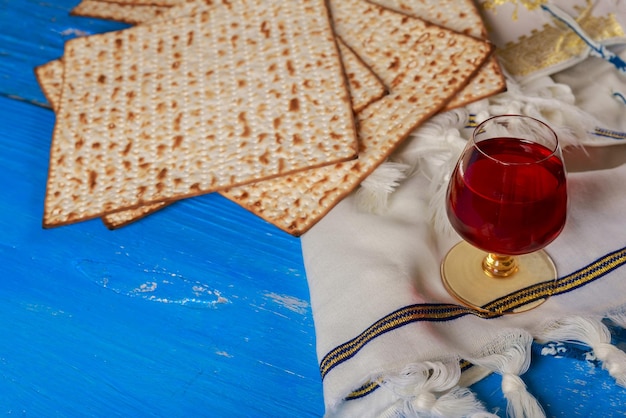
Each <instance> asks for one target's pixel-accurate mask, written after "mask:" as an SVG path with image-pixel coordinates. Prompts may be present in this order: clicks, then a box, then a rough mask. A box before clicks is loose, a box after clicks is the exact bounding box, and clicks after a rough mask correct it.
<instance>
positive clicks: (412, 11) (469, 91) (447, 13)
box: [371, 0, 506, 110]
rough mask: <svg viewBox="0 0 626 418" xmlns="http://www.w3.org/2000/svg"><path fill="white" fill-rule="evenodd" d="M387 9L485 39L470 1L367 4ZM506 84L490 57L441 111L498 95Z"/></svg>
mask: <svg viewBox="0 0 626 418" xmlns="http://www.w3.org/2000/svg"><path fill="white" fill-rule="evenodd" d="M371 1H372V2H373V3H376V4H379V5H381V6H384V7H387V8H389V9H392V10H395V11H398V12H402V13H405V14H407V15H409V16H413V17H419V18H422V19H424V20H428V21H429V22H432V23H435V24H437V25H441V26H444V27H446V28H449V29H452V30H455V31H457V32H461V33H464V34H467V35H471V36H474V37H476V38H480V39H487V29H486V28H485V25H484V22H483V19H482V17H481V16H480V12H479V11H478V8H477V7H476V5H475V4H474V1H473V0H431V1H422V0H371ZM505 89H506V82H505V79H504V75H503V73H502V70H501V69H500V65H499V64H498V61H497V59H496V57H495V56H492V57H491V58H490V59H489V60H488V61H487V62H485V64H483V66H482V67H481V69H480V70H479V71H478V73H477V74H476V75H475V76H474V77H472V79H471V80H470V82H469V84H468V85H467V86H466V87H465V88H464V89H463V90H461V91H460V92H459V93H458V94H457V95H456V96H455V97H454V99H452V101H450V103H448V104H447V106H446V107H445V110H448V109H454V108H456V107H461V106H464V105H467V104H469V103H472V102H474V101H476V100H480V99H483V98H485V97H488V96H492V95H494V94H497V93H500V92H502V91H504V90H505Z"/></svg>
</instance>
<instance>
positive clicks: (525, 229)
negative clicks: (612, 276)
mask: <svg viewBox="0 0 626 418" xmlns="http://www.w3.org/2000/svg"><path fill="white" fill-rule="evenodd" d="M478 147H480V151H479V150H477V149H476V147H474V148H471V149H469V148H468V151H466V153H465V155H463V156H462V157H461V161H460V162H459V164H457V167H456V169H455V171H454V173H453V178H452V181H451V182H450V186H449V188H448V207H447V211H448V217H449V219H450V222H451V223H452V226H453V227H454V229H456V231H457V232H458V233H459V234H460V235H461V236H462V237H463V239H465V240H466V241H468V242H469V243H471V244H472V245H474V246H476V247H478V248H481V249H483V250H485V251H488V252H493V253H498V254H507V255H517V254H526V253H530V252H533V251H536V250H539V249H541V248H543V247H544V246H546V245H547V244H549V243H550V242H551V241H552V240H554V239H555V238H556V237H557V236H558V235H559V233H560V232H561V230H562V229H563V226H564V224H565V217H566V212H567V190H566V189H567V187H566V180H565V169H564V168H563V162H562V161H561V159H560V158H559V156H558V155H554V154H553V153H552V151H551V150H549V149H548V148H546V147H544V146H543V145H539V144H537V143H534V142H530V141H526V140H522V139H512V138H506V139H505V138H495V139H488V140H484V141H481V142H479V143H478ZM481 151H482V152H481Z"/></svg>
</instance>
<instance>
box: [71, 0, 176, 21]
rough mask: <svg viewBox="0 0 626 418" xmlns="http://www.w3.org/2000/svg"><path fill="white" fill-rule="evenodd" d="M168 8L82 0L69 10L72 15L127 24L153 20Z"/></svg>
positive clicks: (104, 0)
mask: <svg viewBox="0 0 626 418" xmlns="http://www.w3.org/2000/svg"><path fill="white" fill-rule="evenodd" d="M169 10H170V7H169V6H155V5H151V4H150V5H143V4H139V5H136V4H121V3H114V2H109V1H106V0H82V1H81V2H80V3H79V4H78V5H77V6H76V7H74V8H73V9H72V11H71V12H70V13H71V14H72V15H74V16H85V17H97V18H100V19H109V20H115V21H118V22H124V23H129V24H133V25H134V24H138V23H144V22H148V21H150V20H154V19H156V18H158V17H160V16H163V15H164V14H165V13H167V12H168V11H169Z"/></svg>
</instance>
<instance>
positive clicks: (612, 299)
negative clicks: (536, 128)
mask: <svg viewBox="0 0 626 418" xmlns="http://www.w3.org/2000/svg"><path fill="white" fill-rule="evenodd" d="M575 100H576V98H575V96H574V93H573V92H572V90H571V89H570V88H569V87H568V86H565V85H562V84H556V83H554V82H553V81H552V79H550V78H548V77H544V78H540V79H537V80H535V81H534V82H533V84H530V85H526V86H524V87H520V86H518V85H515V84H513V83H510V85H509V89H508V91H507V92H506V93H503V94H501V95H498V96H495V97H493V98H491V99H489V100H484V101H481V102H479V103H476V104H473V105H471V106H469V107H468V108H465V109H459V110H455V111H451V112H448V113H445V114H441V115H438V116H436V117H434V118H433V119H431V120H430V121H429V122H428V123H426V124H425V125H423V126H422V127H421V128H419V129H418V130H416V131H415V132H414V133H413V134H412V135H411V137H410V138H409V139H408V140H407V142H406V143H405V144H404V145H403V147H402V148H401V149H399V150H398V151H397V152H396V153H395V154H394V155H393V156H392V158H391V159H390V162H388V163H385V164H383V165H382V166H381V167H380V168H379V169H378V170H376V171H375V172H374V173H373V174H372V175H371V176H370V178H369V179H368V180H367V181H366V182H364V184H363V185H362V186H363V187H362V189H361V190H360V191H359V192H357V193H354V194H352V195H351V196H349V197H348V198H346V199H345V200H344V201H342V202H341V203H340V204H339V205H337V206H336V207H335V208H334V209H333V210H332V211H331V212H330V213H329V214H328V215H327V216H326V217H324V218H323V219H322V220H321V221H320V222H319V223H318V224H317V225H316V226H315V227H313V228H312V229H311V230H310V231H309V232H307V233H306V234H305V235H304V236H303V237H302V248H303V255H304V261H305V267H306V273H307V279H308V283H309V287H310V294H311V305H312V310H313V315H314V321H315V328H316V336H317V353H318V358H319V362H320V372H321V375H322V378H323V388H324V398H325V404H326V412H327V416H329V417H333V416H337V417H405V416H406V417H411V416H420V417H421V416H444V417H448V416H450V417H464V416H473V417H487V416H491V414H489V413H488V412H486V411H484V410H483V407H482V406H481V403H480V402H479V400H478V399H476V398H475V396H474V395H473V394H472V392H471V391H469V390H468V389H466V388H465V386H467V385H469V384H471V383H473V382H474V381H476V380H477V379H479V378H481V377H483V376H485V375H486V374H487V373H490V372H496V373H499V374H501V375H502V390H503V393H504V396H505V397H506V398H507V400H508V405H509V411H508V412H509V415H510V416H514V417H533V418H536V417H541V416H543V415H544V414H543V411H542V409H541V406H540V405H539V404H538V403H537V401H536V400H535V399H534V398H533V396H532V395H531V394H529V393H528V391H527V390H526V387H525V385H524V383H523V381H522V380H521V379H520V377H519V376H520V375H522V374H523V373H524V372H525V371H526V370H527V369H528V367H529V362H530V346H531V343H532V341H533V339H536V340H538V341H546V342H547V341H578V342H582V343H584V344H587V345H588V346H589V347H591V348H592V349H593V350H594V351H595V354H596V356H597V357H598V358H599V359H600V360H601V361H603V364H604V367H605V368H606V369H607V370H608V371H609V373H611V375H612V376H613V377H614V378H615V379H616V382H617V384H620V385H624V384H625V383H626V355H625V354H624V353H623V352H622V351H620V350H618V349H617V348H615V347H613V346H612V345H610V334H609V332H608V329H607V328H606V326H605V325H603V323H602V322H601V320H602V319H603V318H606V317H611V318H613V319H614V320H615V321H616V322H617V323H620V321H622V322H621V323H625V322H626V321H625V320H624V318H626V315H625V313H626V296H625V295H626V266H625V264H626V230H625V229H624V227H623V225H624V214H625V213H626V193H624V190H625V189H624V187H625V186H624V185H625V184H626V157H625V158H621V159H620V158H616V159H614V160H615V161H614V163H613V164H612V167H610V168H606V169H602V170H593V171H580V170H581V167H576V172H570V173H569V177H568V192H569V199H570V204H569V212H568V219H567V223H566V226H565V228H564V230H563V232H562V233H561V235H560V236H559V237H558V238H557V239H556V240H555V241H554V242H553V243H552V244H550V245H549V246H548V247H547V248H546V250H547V251H548V252H549V253H550V255H551V256H552V257H553V259H554V261H555V264H556V266H557V269H558V273H559V280H558V284H557V287H556V294H555V295H553V296H552V297H551V298H549V299H548V300H547V302H545V303H544V304H542V305H541V306H539V307H538V308H536V309H534V310H531V311H529V312H526V313H522V314H517V315H505V316H500V317H496V318H490V319H488V318H483V317H480V316H479V315H477V314H476V313H475V312H473V311H472V310H470V309H468V308H465V307H463V306H461V305H459V304H458V302H457V301H456V300H455V299H454V298H453V297H452V296H450V295H449V294H448V293H447V292H446V290H445V289H444V287H443V285H442V283H441V279H440V262H441V260H442V258H443V256H444V255H445V253H446V252H447V250H448V249H449V248H451V246H452V245H454V244H455V243H456V242H458V240H459V237H458V236H457V235H456V233H454V232H453V231H452V230H451V228H450V227H449V224H448V222H447V219H446V218H445V211H442V207H443V199H444V196H445V188H446V186H447V181H448V179H449V176H450V173H451V171H452V168H453V166H454V163H455V162H456V159H457V158H458V156H459V153H460V152H461V150H462V149H463V146H464V144H465V141H466V140H467V138H468V137H469V135H470V134H471V131H472V129H471V126H473V125H475V124H476V123H479V122H480V121H481V120H484V119H486V118H487V117H489V116H490V115H495V114H501V113H522V114H527V115H531V116H535V117H539V118H541V119H543V120H545V121H547V122H548V123H549V124H551V125H552V126H553V127H554V128H555V129H556V131H557V133H558V135H559V137H560V140H561V144H562V145H564V146H566V147H568V148H572V147H573V146H579V147H580V146H583V145H585V146H587V147H589V146H595V147H603V146H612V145H614V144H616V143H617V142H618V141H616V140H615V139H613V138H609V137H604V136H598V135H596V134H594V133H593V132H595V129H596V128H597V125H598V120H597V118H595V117H594V116H592V115H590V114H588V113H586V112H582V111H581V110H580V109H579V108H578V107H576V106H575V105H574V103H575ZM625 109H626V107H625ZM468 126H469V127H468ZM590 132H591V133H590ZM620 148H622V147H618V148H614V149H615V150H618V149H620ZM578 152H579V154H580V155H582V156H583V157H580V155H579V158H578V159H579V160H580V161H583V162H584V160H585V158H584V149H583V148H580V149H579V150H578ZM615 155H616V156H618V157H619V156H620V155H621V156H626V153H624V152H622V153H615ZM590 165H591V164H590ZM583 168H584V167H583ZM392 191H393V192H392Z"/></svg>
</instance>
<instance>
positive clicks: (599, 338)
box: [536, 316, 626, 387]
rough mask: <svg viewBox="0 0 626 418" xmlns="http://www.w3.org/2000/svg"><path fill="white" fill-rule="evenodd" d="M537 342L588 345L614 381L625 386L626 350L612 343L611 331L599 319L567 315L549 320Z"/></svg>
mask: <svg viewBox="0 0 626 418" xmlns="http://www.w3.org/2000/svg"><path fill="white" fill-rule="evenodd" d="M536 338H537V341H539V342H542V343H545V342H549V341H556V342H570V343H582V344H585V345H587V346H589V347H590V348H591V349H592V350H593V352H594V354H595V356H596V358H597V359H598V360H600V361H601V362H602V368H603V369H605V370H607V371H608V372H609V374H610V375H611V376H612V377H613V378H614V379H615V382H616V383H617V384H618V385H619V386H622V387H626V353H624V352H623V351H622V350H620V349H619V348H617V347H615V346H614V345H612V344H611V333H610V331H609V329H608V328H607V327H606V325H604V324H603V323H602V321H601V320H600V319H599V318H589V317H582V316H568V317H565V318H562V319H559V320H557V321H554V322H552V323H550V324H549V325H548V326H547V327H546V328H545V329H543V330H542V331H541V332H540V333H539V334H538V335H537V336H536Z"/></svg>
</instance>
